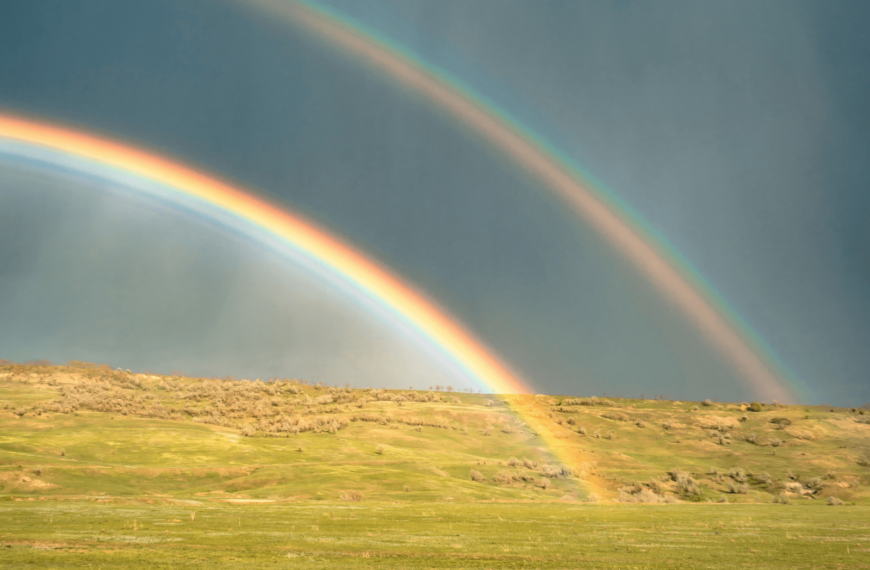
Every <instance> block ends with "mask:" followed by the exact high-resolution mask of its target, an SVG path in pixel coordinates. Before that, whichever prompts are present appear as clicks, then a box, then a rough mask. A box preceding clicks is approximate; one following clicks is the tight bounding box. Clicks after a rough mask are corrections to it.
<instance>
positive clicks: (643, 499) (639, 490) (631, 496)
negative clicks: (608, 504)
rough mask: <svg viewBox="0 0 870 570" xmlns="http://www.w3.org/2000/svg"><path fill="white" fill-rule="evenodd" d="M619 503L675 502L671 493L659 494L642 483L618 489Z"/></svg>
mask: <svg viewBox="0 0 870 570" xmlns="http://www.w3.org/2000/svg"><path fill="white" fill-rule="evenodd" d="M619 502H620V503H650V504H659V503H676V502H677V499H676V497H673V496H672V495H659V494H657V493H656V492H654V491H653V490H652V489H649V488H647V487H645V486H643V485H629V486H626V487H622V488H621V489H620V490H619Z"/></svg>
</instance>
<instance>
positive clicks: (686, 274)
mask: <svg viewBox="0 0 870 570" xmlns="http://www.w3.org/2000/svg"><path fill="white" fill-rule="evenodd" d="M239 1H240V2H241V3H242V4H245V5H250V6H253V7H256V8H258V9H260V10H262V11H264V12H265V13H268V14H269V15H270V16H272V17H274V18H275V19H278V20H281V21H284V22H286V23H288V24H291V25H293V26H295V27H296V28H298V29H300V30H301V31H303V32H305V33H308V34H311V35H313V36H314V37H315V38H317V39H319V40H320V41H322V42H324V43H325V44H326V45H328V46H330V47H331V48H333V49H335V50H337V51H339V52H341V53H342V54H345V55H348V56H350V57H353V58H355V59H356V60H357V61H359V62H361V63H362V64H363V65H366V66H368V67H369V68H371V69H374V70H375V71H377V72H378V73H380V74H382V75H383V76H384V77H386V78H388V79H389V80H391V81H393V82H395V83H396V84H398V85H399V86H401V87H402V88H404V89H406V90H408V91H410V92H412V93H414V94H416V95H417V96H418V97H420V98H422V100H423V101H425V102H427V103H429V104H430V105H432V106H433V107H435V108H436V109H439V110H440V111H442V112H443V113H445V114H446V115H447V116H448V117H450V118H451V119H453V120H454V121H456V122H457V123H458V124H459V125H461V126H462V127H463V128H466V129H468V130H469V131H470V132H471V133H472V134H473V135H475V136H477V137H478V138H480V139H482V140H484V141H485V142H487V143H488V144H490V145H491V146H493V147H494V148H495V149H497V150H498V151H500V152H501V153H502V154H503V155H504V156H506V157H507V158H509V159H510V161H511V163H513V164H516V165H518V166H520V167H521V168H523V169H525V170H526V171H527V172H528V173H529V174H530V175H531V176H533V177H534V178H536V179H537V180H539V181H540V182H541V183H542V185H543V186H544V187H545V188H547V189H549V190H550V191H551V192H552V193H553V194H555V195H556V196H557V197H558V198H559V199H560V200H561V201H562V202H563V203H564V204H565V205H567V206H568V207H569V208H571V209H572V210H573V211H574V212H575V213H576V214H577V215H578V216H579V217H580V218H582V219H583V220H584V221H585V222H586V223H587V224H589V225H590V226H591V227H593V228H594V229H595V230H596V231H597V232H598V233H599V234H600V235H601V236H603V237H604V238H605V239H606V240H607V241H608V242H609V243H610V244H611V245H612V246H613V247H614V248H615V249H616V250H618V251H619V252H620V253H621V254H622V255H623V256H624V257H625V258H626V259H628V260H629V261H630V262H631V263H632V264H633V265H634V266H635V268H636V269H637V270H638V272H639V273H640V274H641V275H642V276H643V277H644V278H645V279H646V280H647V281H648V282H649V283H650V284H651V285H653V286H654V287H655V288H656V289H657V290H658V291H659V292H660V293H661V294H662V295H663V296H664V297H665V298H666V299H667V300H668V301H669V302H670V303H671V305H672V306H673V307H675V308H677V309H678V310H679V311H681V312H682V313H683V315H684V316H685V317H686V318H687V319H688V320H689V321H690V322H691V323H692V324H693V325H694V326H695V328H696V329H697V330H698V331H699V332H700V333H701V334H702V335H703V338H705V339H706V340H707V342H708V344H709V345H710V346H711V347H713V348H714V349H715V350H716V351H718V352H719V354H721V355H722V357H723V358H725V359H726V360H727V361H728V362H729V363H730V365H731V366H732V368H733V369H734V370H735V371H736V372H737V375H738V377H739V378H741V379H742V380H743V381H744V382H745V383H746V384H747V386H748V387H749V388H750V389H751V390H753V391H754V392H755V393H756V394H757V396H758V397H760V398H762V399H767V400H773V399H776V400H778V401H780V402H795V401H806V400H808V399H809V398H808V397H807V395H806V394H807V389H806V387H805V386H803V385H801V384H799V383H798V381H797V380H796V379H795V378H794V377H793V376H792V375H791V374H790V373H789V372H788V370H787V369H786V367H785V365H784V364H783V363H782V362H781V361H780V360H779V358H778V357H777V356H776V355H775V354H774V353H773V351H772V350H771V349H770V348H769V347H768V346H766V345H765V343H764V342H763V341H762V340H761V338H760V337H759V336H758V335H757V334H756V333H755V332H754V331H753V330H752V328H751V327H750V326H749V325H748V324H747V323H746V322H745V321H744V320H743V319H742V318H741V317H740V316H739V315H738V314H737V313H736V312H735V311H734V310H733V309H731V308H730V307H729V306H728V304H727V302H726V301H725V300H724V298H722V296H721V295H719V294H718V293H717V292H716V291H715V290H714V289H713V288H712V286H710V284H709V283H707V282H706V281H705V280H704V279H703V278H702V277H701V275H700V274H699V273H698V272H697V271H696V270H695V269H694V268H693V267H692V266H691V265H690V264H689V263H688V261H686V260H685V259H684V258H682V257H681V256H680V255H679V254H678V253H677V252H676V250H675V249H674V248H673V247H671V246H670V245H669V244H668V243H667V242H666V240H665V239H664V238H663V237H662V236H661V235H659V234H657V232H655V231H654V230H653V229H652V228H651V227H650V226H649V225H648V224H646V223H645V222H644V221H643V220H642V219H641V218H640V216H638V215H637V214H635V213H634V212H633V211H632V210H631V209H630V208H629V207H628V206H627V204H625V203H623V202H622V201H620V200H619V199H618V198H617V197H616V196H614V195H613V194H612V193H611V192H609V191H607V190H606V189H605V187H604V186H603V185H602V184H600V183H598V182H596V181H595V180H594V178H593V177H592V176H591V175H589V174H588V173H586V172H584V171H583V170H582V169H580V168H579V167H578V166H577V165H575V164H574V163H573V162H572V161H570V160H569V159H568V158H567V157H565V156H563V155H562V154H560V153H559V152H558V151H557V150H556V149H554V148H552V147H551V146H550V145H549V144H547V143H546V142H545V141H544V140H542V139H541V138H539V137H537V136H536V135H534V134H533V133H532V132H531V131H529V130H528V129H526V128H525V127H523V126H522V125H521V124H519V123H518V122H517V121H516V120H514V119H512V118H511V117H510V116H509V115H508V114H507V113H505V112H504V111H502V110H500V109H498V108H497V107H496V106H495V105H493V104H492V103H490V102H488V101H486V100H485V99H483V98H482V97H480V96H479V95H477V94H475V93H474V92H473V91H472V90H471V89H469V88H468V87H466V86H463V85H462V84H461V83H459V82H458V81H456V80H455V79H453V78H451V77H449V76H448V75H447V74H445V73H444V72H442V71H440V70H437V69H435V68H432V67H431V66H428V65H426V64H425V63H424V62H423V61H422V60H420V59H419V58H416V57H414V56H413V55H412V54H410V53H408V52H407V51H402V50H401V49H400V48H399V47H398V46H395V45H393V44H391V43H390V42H389V41H387V40H386V39H384V38H382V37H380V36H378V35H376V34H375V33H373V32H372V31H370V30H366V29H364V28H363V27H361V26H360V25H359V24H358V23H355V22H352V21H350V20H349V19H347V18H346V17H344V16H342V15H340V14H338V13H337V12H334V11H332V10H329V9H327V8H325V7H321V6H318V5H315V4H314V3H312V2H310V1H307V0H292V1H290V0H239Z"/></svg>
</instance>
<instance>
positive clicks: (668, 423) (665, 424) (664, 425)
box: [662, 420, 674, 429]
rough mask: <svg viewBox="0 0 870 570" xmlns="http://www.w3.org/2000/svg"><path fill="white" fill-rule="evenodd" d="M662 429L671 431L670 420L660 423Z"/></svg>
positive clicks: (671, 424) (672, 425)
mask: <svg viewBox="0 0 870 570" xmlns="http://www.w3.org/2000/svg"><path fill="white" fill-rule="evenodd" d="M662 427H663V428H665V429H671V428H672V427H674V424H673V423H671V420H665V421H664V422H662Z"/></svg>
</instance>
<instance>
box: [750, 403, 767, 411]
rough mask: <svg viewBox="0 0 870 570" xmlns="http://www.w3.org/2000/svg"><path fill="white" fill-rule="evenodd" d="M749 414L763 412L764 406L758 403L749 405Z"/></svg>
mask: <svg viewBox="0 0 870 570" xmlns="http://www.w3.org/2000/svg"><path fill="white" fill-rule="evenodd" d="M747 409H748V410H749V411H750V412H761V411H764V405H763V404H761V403H759V402H752V403H751V404H749V407H748V408H747Z"/></svg>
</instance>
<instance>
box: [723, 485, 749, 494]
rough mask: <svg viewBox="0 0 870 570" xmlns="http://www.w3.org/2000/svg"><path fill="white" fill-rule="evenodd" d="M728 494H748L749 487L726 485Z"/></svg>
mask: <svg viewBox="0 0 870 570" xmlns="http://www.w3.org/2000/svg"><path fill="white" fill-rule="evenodd" d="M728 492H729V493H735V494H739V495H745V494H747V493H748V492H749V485H744V484H742V483H737V484H734V483H728Z"/></svg>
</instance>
